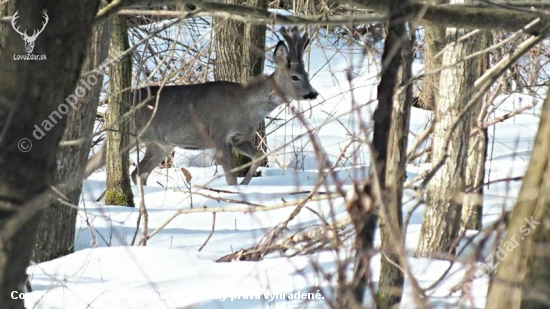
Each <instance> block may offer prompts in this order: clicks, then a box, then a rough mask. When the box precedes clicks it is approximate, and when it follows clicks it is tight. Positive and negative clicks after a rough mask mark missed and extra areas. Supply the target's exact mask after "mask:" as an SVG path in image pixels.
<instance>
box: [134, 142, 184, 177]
mask: <svg viewBox="0 0 550 309" xmlns="http://www.w3.org/2000/svg"><path fill="white" fill-rule="evenodd" d="M172 149H174V148H173V147H170V146H168V145H166V144H160V143H155V142H146V143H145V156H143V159H141V161H139V164H138V166H137V167H136V168H135V169H134V171H133V172H132V182H133V183H134V184H137V176H138V170H139V178H140V179H141V183H142V184H143V185H145V184H147V177H149V174H151V172H152V171H153V170H154V169H155V167H157V165H159V163H160V162H162V160H164V158H166V156H167V155H168V154H170V152H171V151H172Z"/></svg>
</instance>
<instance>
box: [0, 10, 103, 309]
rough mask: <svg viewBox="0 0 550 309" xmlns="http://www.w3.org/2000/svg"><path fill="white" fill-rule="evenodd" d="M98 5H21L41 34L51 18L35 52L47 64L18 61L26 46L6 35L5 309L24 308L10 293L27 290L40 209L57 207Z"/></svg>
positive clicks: (1, 278)
mask: <svg viewBox="0 0 550 309" xmlns="http://www.w3.org/2000/svg"><path fill="white" fill-rule="evenodd" d="M97 7H98V1H83V2H81V1H55V0H52V1H48V2H45V3H41V4H40V5H36V3H35V1H30V0H17V1H16V11H18V12H19V16H20V18H19V19H18V20H17V21H18V24H20V25H21V28H22V29H27V28H28V29H40V28H41V27H42V22H43V21H44V18H43V13H44V12H47V14H48V15H49V18H50V19H49V22H48V25H47V27H46V29H45V31H44V32H42V33H41V34H40V36H39V37H38V39H37V40H36V45H35V47H34V51H33V53H34V54H37V55H46V57H47V60H45V61H24V60H22V61H14V59H13V57H14V56H13V55H14V54H26V52H25V48H24V42H23V40H21V36H20V35H18V34H17V33H16V32H15V31H9V33H8V34H7V38H6V41H5V42H6V45H5V49H4V50H3V51H2V54H1V55H0V67H1V68H2V69H1V70H0V119H2V120H1V121H0V166H2V168H0V304H2V305H1V306H2V308H8V309H10V308H23V300H22V299H17V300H14V299H12V297H11V293H12V291H22V287H23V286H24V283H25V280H26V278H27V276H26V268H27V266H28V264H29V260H30V258H31V253H32V249H33V247H34V243H35V239H36V232H37V228H38V224H39V219H40V214H41V210H42V209H43V207H44V206H45V205H49V203H50V202H49V195H48V192H49V187H50V185H51V184H52V183H53V181H52V180H53V177H54V172H55V169H56V167H57V164H56V153H57V150H58V144H59V141H60V140H61V137H62V135H63V132H64V130H65V123H66V117H64V116H65V114H66V112H68V111H69V110H70V109H71V108H78V106H73V105H71V104H69V103H68V102H66V100H65V99H66V98H67V97H68V96H69V95H70V94H73V93H74V91H75V85H76V83H77V78H78V75H79V73H80V65H81V63H82V60H83V58H84V54H85V48H86V43H87V41H88V37H89V34H90V30H91V24H92V19H93V17H94V15H95V13H96V12H97ZM67 29H71V31H67ZM67 46H70V48H67ZM58 115H59V116H58ZM51 119H55V121H52V120H51ZM48 122H49V123H48ZM37 128H38V129H40V130H38V129H37ZM46 128H47V129H46ZM40 131H41V132H40ZM24 138H25V139H26V140H23V139H24Z"/></svg>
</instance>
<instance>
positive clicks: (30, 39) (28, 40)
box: [11, 11, 50, 54]
mask: <svg viewBox="0 0 550 309" xmlns="http://www.w3.org/2000/svg"><path fill="white" fill-rule="evenodd" d="M18 12H19V11H17V12H15V14H13V18H12V19H11V26H12V27H13V30H15V32H17V33H19V34H20V35H21V38H22V39H23V40H24V41H25V49H26V50H27V53H29V54H30V53H32V50H33V49H34V41H36V38H38V35H39V34H40V33H42V31H44V28H46V25H47V24H48V20H49V19H50V18H49V17H48V14H46V13H44V16H43V17H44V18H45V19H46V21H44V22H42V29H40V30H38V31H37V30H33V33H32V35H31V36H28V35H27V30H25V32H21V31H19V27H17V28H16V27H15V20H16V19H18V18H19V16H18V15H17V13H18Z"/></svg>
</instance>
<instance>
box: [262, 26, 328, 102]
mask: <svg viewBox="0 0 550 309" xmlns="http://www.w3.org/2000/svg"><path fill="white" fill-rule="evenodd" d="M280 32H281V34H282V36H283V38H284V39H285V41H286V43H287V45H288V47H287V45H285V43H284V42H283V41H280V42H279V43H278V44H277V47H275V52H274V53H273V58H274V60H275V63H277V70H276V72H275V79H276V81H277V84H278V85H279V87H281V89H282V90H283V92H284V93H286V94H289V95H290V96H291V97H292V98H293V99H295V100H313V99H315V98H317V95H318V93H317V91H316V90H315V89H314V88H313V87H312V86H311V84H310V83H309V76H308V74H307V72H306V70H305V65H304V60H303V58H302V57H303V55H304V50H305V48H306V46H307V44H308V43H309V37H308V35H307V33H304V35H303V36H300V30H298V27H296V26H294V27H293V28H292V29H290V33H289V31H288V30H287V29H286V28H285V27H282V28H281V30H280Z"/></svg>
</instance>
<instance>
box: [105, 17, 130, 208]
mask: <svg viewBox="0 0 550 309" xmlns="http://www.w3.org/2000/svg"><path fill="white" fill-rule="evenodd" d="M129 47H130V43H129V42H128V27H127V26H126V19H125V18H124V17H118V16H117V17H115V18H114V19H113V30H112V36H111V46H110V50H109V57H110V58H116V55H118V54H120V53H122V52H123V51H125V50H127V49H128V48H129ZM131 85H132V58H131V57H129V56H126V57H124V58H122V59H120V61H119V62H115V63H114V64H113V65H111V66H110V75H109V91H110V93H111V95H110V101H109V108H108V109H107V124H106V125H107V128H108V131H107V138H106V141H105V143H106V145H107V151H106V166H107V191H105V204H108V205H123V206H130V207H133V206H134V195H133V193H132V187H131V186H130V172H129V169H130V161H129V159H128V152H129V151H128V148H129V145H128V144H129V142H130V127H129V120H128V119H125V120H123V121H121V117H122V115H124V114H125V113H127V112H128V111H130V106H131V102H132V95H131V92H130V90H129V89H130V87H131Z"/></svg>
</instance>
